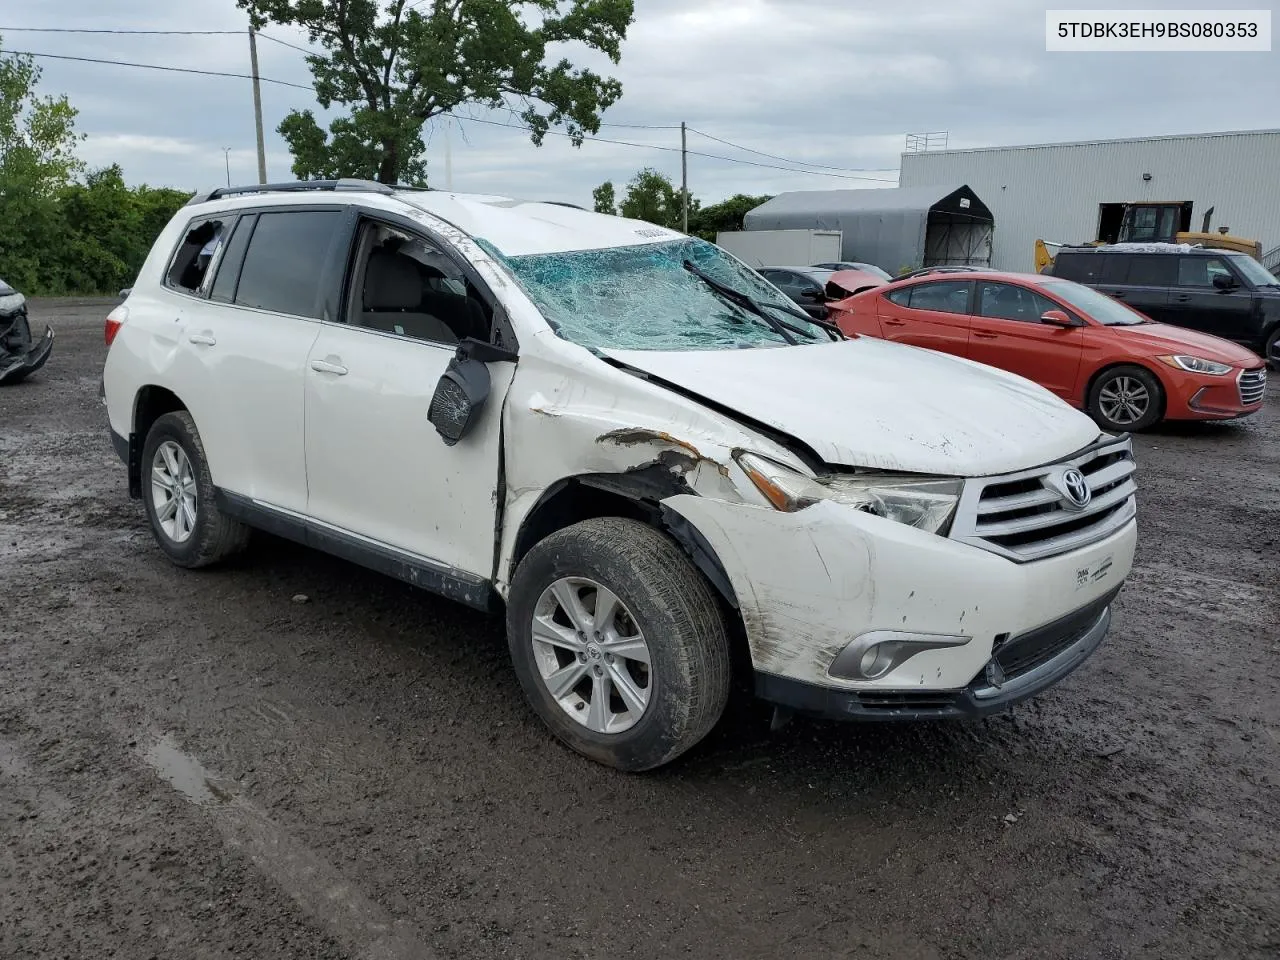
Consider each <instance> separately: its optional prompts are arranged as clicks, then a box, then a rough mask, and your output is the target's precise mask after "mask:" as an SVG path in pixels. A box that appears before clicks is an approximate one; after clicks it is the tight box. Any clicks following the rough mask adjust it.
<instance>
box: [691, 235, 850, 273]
mask: <svg viewBox="0 0 1280 960" xmlns="http://www.w3.org/2000/svg"><path fill="white" fill-rule="evenodd" d="M842 243H843V236H842V234H841V232H840V231H839V230H733V231H726V232H724V233H717V234H716V244H717V245H718V246H721V247H724V249H726V250H728V251H729V252H730V253H732V254H733V255H734V256H735V257H737V258H738V259H739V260H741V261H742V262H743V263H745V264H747V266H750V267H807V266H809V265H811V264H815V263H832V262H835V261H838V260H840V247H841V244H842Z"/></svg>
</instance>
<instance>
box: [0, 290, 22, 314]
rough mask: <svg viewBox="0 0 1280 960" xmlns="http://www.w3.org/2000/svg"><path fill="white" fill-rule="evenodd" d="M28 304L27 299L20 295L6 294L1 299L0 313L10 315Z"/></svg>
mask: <svg viewBox="0 0 1280 960" xmlns="http://www.w3.org/2000/svg"><path fill="white" fill-rule="evenodd" d="M26 302H27V298H26V297H24V296H23V295H22V294H20V293H6V294H5V295H4V296H3V297H0V313H10V312H12V311H14V310H17V309H18V308H19V307H21V306H22V305H23V304H24V303H26Z"/></svg>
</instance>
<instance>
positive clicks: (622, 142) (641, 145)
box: [458, 117, 898, 183]
mask: <svg viewBox="0 0 1280 960" xmlns="http://www.w3.org/2000/svg"><path fill="white" fill-rule="evenodd" d="M458 120H459V121H460V122H462V121H463V120H464V118H462V117H459V118H458ZM465 120H466V121H467V122H470V123H485V124H488V125H489V126H493V127H509V128H510V129H512V130H524V131H527V132H533V128H532V127H526V126H525V125H523V124H519V123H503V122H502V121H500V120H481V119H479V118H478V117H467V118H465ZM677 129H678V128H677ZM546 132H547V133H549V134H551V135H552V136H556V137H572V134H568V133H561V132H560V131H558V130H547V131H546ZM587 139H589V140H590V141H591V142H592V143H611V144H615V145H617V146H620V147H638V148H640V149H643V150H663V151H666V152H668V153H681V152H682V151H681V150H680V148H679V147H666V146H662V145H661V144H656V143H635V142H632V141H628V140H612V139H610V138H608V137H589V138H587ZM688 154H689V156H691V157H702V158H704V159H707V160H723V161H725V162H726V163H742V164H746V165H747V166H749V167H764V168H766V169H769V170H785V171H786V172H787V173H807V174H809V175H811V176H823V177H836V178H838V179H841V180H866V181H869V182H871V183H897V182H898V181H897V180H886V179H885V178H883V177H861V176H854V175H852V174H844V173H817V171H814V170H797V169H796V168H795V167H780V166H778V165H777V164H772V163H759V162H758V161H755V160H743V159H741V158H740V157H724V156H720V155H719V154H714V153H701V152H699V151H697V150H690V151H688Z"/></svg>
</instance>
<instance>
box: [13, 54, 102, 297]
mask: <svg viewBox="0 0 1280 960" xmlns="http://www.w3.org/2000/svg"><path fill="white" fill-rule="evenodd" d="M39 82H40V68H39V67H37V66H36V65H35V61H34V60H33V59H32V58H31V57H23V56H13V55H10V56H0V223H3V224H4V229H3V230H2V231H0V277H3V278H4V279H5V280H7V281H8V282H10V283H12V284H15V285H19V286H20V288H21V287H22V286H25V287H26V288H28V289H30V288H33V287H37V286H38V285H39V283H40V279H41V271H42V269H43V266H44V264H43V261H44V258H45V257H46V256H47V250H48V247H49V245H50V244H51V243H55V242H56V241H57V238H58V236H59V234H58V211H57V206H56V201H55V194H56V193H57V191H58V190H59V189H61V188H62V187H64V186H66V185H67V184H68V183H70V182H71V180H72V178H73V177H74V176H75V174H76V173H77V172H78V171H79V170H80V169H81V164H80V162H79V161H78V160H77V159H76V156H75V148H76V144H77V143H78V142H79V141H80V140H81V139H83V137H82V135H78V134H77V133H76V132H75V118H76V111H75V109H74V108H73V107H72V106H71V105H70V104H69V103H68V102H67V98H66V97H65V96H63V97H51V96H45V97H41V96H39V95H37V93H36V86H37V84H39Z"/></svg>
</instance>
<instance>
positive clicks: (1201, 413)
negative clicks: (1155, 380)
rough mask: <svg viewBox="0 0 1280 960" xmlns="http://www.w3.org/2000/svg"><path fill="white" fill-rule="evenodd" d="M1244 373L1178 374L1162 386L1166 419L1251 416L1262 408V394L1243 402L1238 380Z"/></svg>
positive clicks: (1229, 418) (1216, 418)
mask: <svg viewBox="0 0 1280 960" xmlns="http://www.w3.org/2000/svg"><path fill="white" fill-rule="evenodd" d="M1264 369H1265V368H1264ZM1244 372H1245V371H1239V372H1237V373H1236V374H1235V375H1234V376H1227V377H1209V376H1204V375H1201V374H1187V373H1184V374H1180V375H1179V377H1178V378H1177V380H1176V381H1175V382H1173V383H1172V384H1170V385H1169V386H1168V387H1167V388H1166V393H1167V400H1166V405H1165V417H1166V418H1167V419H1169V420H1238V419H1241V418H1242V417H1251V416H1253V415H1254V414H1255V413H1257V412H1258V411H1259V410H1261V409H1262V401H1263V395H1262V394H1261V393H1258V394H1257V399H1256V400H1255V401H1253V402H1252V403H1245V402H1244V396H1243V394H1244V391H1243V390H1242V388H1241V382H1240V381H1241V377H1242V376H1243V374H1244ZM1250 372H1251V373H1255V372H1256V370H1251V371H1250ZM1249 392H1250V393H1251V394H1252V393H1253V392H1254V391H1249Z"/></svg>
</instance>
